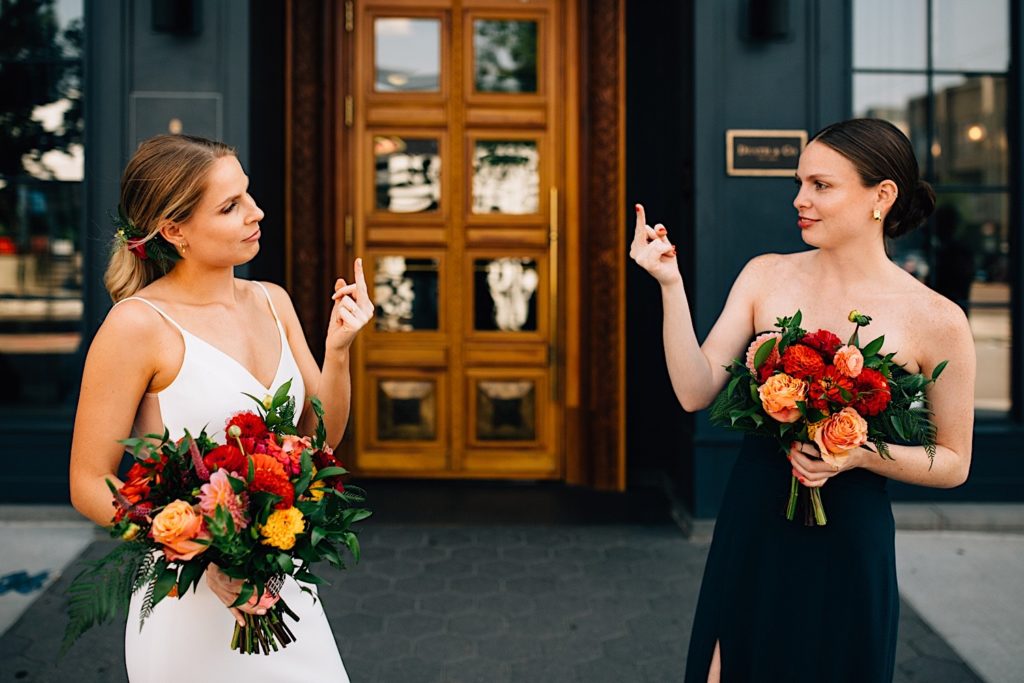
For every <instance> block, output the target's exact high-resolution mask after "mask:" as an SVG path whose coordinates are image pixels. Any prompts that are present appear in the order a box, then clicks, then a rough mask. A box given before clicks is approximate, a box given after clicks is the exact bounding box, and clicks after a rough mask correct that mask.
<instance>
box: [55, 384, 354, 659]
mask: <svg viewBox="0 0 1024 683" xmlns="http://www.w3.org/2000/svg"><path fill="white" fill-rule="evenodd" d="M290 386H291V382H290V381H289V382H286V383H285V384H284V385H282V386H281V387H280V388H279V389H278V390H277V392H276V393H275V394H274V395H273V396H269V395H268V396H266V397H265V398H263V399H259V398H256V397H255V396H250V398H252V399H253V400H254V401H255V402H256V408H257V411H258V412H242V413H238V414H236V415H234V416H233V417H231V418H230V419H229V420H228V421H227V424H226V426H225V435H226V437H227V443H224V444H217V443H214V442H213V441H211V440H210V439H209V438H208V437H207V436H206V431H205V429H204V430H202V431H201V432H200V433H199V435H198V436H195V437H193V436H192V435H191V434H190V433H189V432H187V431H186V432H185V436H184V437H183V438H181V439H180V440H178V441H172V440H171V439H170V438H169V434H168V432H167V431H166V430H165V431H164V434H163V435H156V434H149V435H147V436H146V437H145V438H141V439H138V438H133V439H126V440H124V441H122V442H121V443H123V444H125V446H126V447H127V449H128V450H130V451H131V453H132V455H133V457H134V459H135V462H134V464H133V465H132V467H131V469H130V470H129V471H128V474H127V477H126V481H125V483H124V484H123V485H122V486H121V487H120V488H116V487H115V486H114V485H113V484H112V483H111V482H110V480H107V484H108V485H109V486H110V488H111V491H112V492H113V495H114V506H115V510H116V511H115V514H114V518H113V525H112V527H111V529H110V531H111V534H112V535H113V536H114V537H116V538H120V539H123V540H124V541H125V542H124V543H122V544H120V545H118V547H116V548H115V549H114V550H113V551H111V552H110V553H109V554H108V555H107V556H106V557H104V558H103V559H101V560H99V561H98V562H96V563H94V564H92V565H91V566H90V567H88V568H87V569H86V570H84V571H83V572H82V573H81V574H79V575H78V577H76V578H75V580H74V581H73V582H72V584H71V586H70V587H69V589H68V593H69V596H70V600H69V612H70V621H69V623H68V627H67V630H66V632H65V636H64V645H63V649H64V650H65V651H66V650H67V649H68V648H69V647H70V646H71V644H72V643H73V642H74V641H75V640H76V639H77V638H78V636H80V635H81V634H82V633H84V632H85V631H86V630H88V629H89V628H90V627H91V626H93V625H95V624H98V623H102V622H105V621H109V620H111V619H114V618H117V617H120V616H122V615H123V614H125V613H126V612H127V609H128V604H129V601H130V600H131V596H132V594H133V593H134V592H136V591H138V590H143V589H145V591H146V593H145V597H144V600H143V604H142V609H141V619H140V624H139V628H142V627H143V625H144V624H145V620H146V618H147V617H148V616H149V615H150V614H152V612H153V609H154V608H155V607H156V606H157V605H158V604H159V603H160V601H162V600H163V599H165V598H167V597H178V598H181V597H182V596H183V595H184V594H185V592H186V591H187V590H189V588H192V589H195V587H196V585H197V584H198V582H199V581H200V579H201V578H202V576H203V573H204V572H205V571H206V569H207V567H208V566H209V565H210V564H211V563H213V564H216V565H217V566H218V567H219V568H220V570H221V571H223V572H224V573H225V574H226V575H228V576H230V577H232V578H235V579H242V580H244V583H243V584H242V589H241V594H240V595H239V596H238V600H237V601H235V603H234V604H233V605H232V607H239V606H242V605H246V604H248V605H249V606H256V605H257V604H258V605H259V606H260V607H262V608H264V609H266V613H265V614H263V615H253V614H248V613H245V614H244V617H245V626H244V627H242V626H240V625H238V624H236V625H235V630H234V634H233V635H232V638H231V648H232V649H236V650H238V651H239V652H241V653H244V654H253V653H258V652H263V653H264V654H269V653H270V652H271V651H272V650H273V651H276V650H277V649H278V648H279V647H286V646H287V645H288V644H289V643H290V642H292V641H294V639H295V636H294V634H293V633H292V631H291V630H290V628H289V627H288V624H287V622H286V621H285V617H288V618H290V619H292V620H295V621H298V616H297V615H296V614H295V613H294V612H293V611H292V610H291V609H290V608H289V607H288V605H286V604H285V602H284V601H283V600H281V599H280V595H279V592H280V590H281V587H282V586H283V584H284V577H285V576H286V575H288V576H292V577H294V579H295V580H296V581H299V582H302V583H307V584H309V583H312V584H318V583H322V582H323V580H322V579H321V578H319V577H318V576H316V575H315V574H313V572H312V569H313V565H314V564H315V563H317V562H319V561H321V560H326V561H327V562H328V563H330V564H331V565H333V566H335V567H339V568H344V567H345V562H344V560H343V558H342V551H343V550H342V549H343V548H347V549H348V551H349V552H350V553H351V555H352V556H353V558H354V559H355V561H357V562H358V561H359V541H358V539H357V537H356V534H355V532H354V531H353V530H352V525H353V524H355V523H356V522H359V521H360V520H363V519H365V518H367V517H368V516H369V515H370V512H369V510H366V509H364V508H362V507H359V504H360V503H361V502H362V501H363V496H362V492H361V491H359V490H358V489H354V488H351V487H350V488H346V487H345V485H344V483H343V482H342V475H344V474H346V472H347V471H346V470H345V469H344V468H343V467H342V466H341V463H340V462H338V460H337V459H336V458H335V456H334V453H333V451H332V450H331V448H330V446H328V445H327V444H326V440H327V433H326V430H325V428H324V424H323V406H322V405H321V403H320V401H319V400H318V399H316V398H315V397H314V398H311V399H310V404H311V405H312V408H313V411H314V412H315V414H316V417H317V427H316V432H315V434H314V436H313V437H312V438H310V437H306V436H298V434H297V432H296V429H295V426H294V424H293V422H294V416H295V399H294V398H292V397H291V396H289V394H288V390H289V388H290ZM247 395H248V394H247ZM302 590H304V591H306V592H308V593H312V591H311V590H310V589H309V588H308V587H306V586H302Z"/></svg>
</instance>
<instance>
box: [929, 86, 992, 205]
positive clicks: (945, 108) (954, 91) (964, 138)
mask: <svg viewBox="0 0 1024 683" xmlns="http://www.w3.org/2000/svg"><path fill="white" fill-rule="evenodd" d="M934 87H935V126H936V130H935V141H934V143H933V150H932V154H933V155H934V163H935V169H934V177H935V180H936V181H937V182H940V183H951V184H963V185H1003V184H1005V183H1006V182H1008V179H1009V169H1008V166H1009V154H1008V146H1009V145H1008V141H1007V137H1006V79H1005V78H994V77H991V76H974V77H963V76H937V77H936V78H935V86H934ZM925 104H926V102H925V101H924V99H923V98H922V99H921V100H920V101H918V102H915V107H916V108H918V109H919V110H920V113H919V115H920V116H924V115H925Z"/></svg>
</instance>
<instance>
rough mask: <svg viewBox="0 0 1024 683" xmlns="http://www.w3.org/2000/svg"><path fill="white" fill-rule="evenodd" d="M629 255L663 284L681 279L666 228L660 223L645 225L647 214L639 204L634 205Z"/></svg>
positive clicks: (674, 250) (674, 251)
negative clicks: (634, 213)
mask: <svg viewBox="0 0 1024 683" xmlns="http://www.w3.org/2000/svg"><path fill="white" fill-rule="evenodd" d="M629 257H630V258H631V259H633V260H634V261H636V263H637V265H639V266H640V267H641V268H643V269H644V270H646V271H647V272H648V273H650V274H651V275H653V276H654V279H656V280H657V281H658V282H659V283H661V284H663V285H667V284H672V283H674V282H678V281H679V280H681V279H682V276H681V275H680V274H679V263H678V262H677V261H676V248H675V245H673V244H672V243H671V242H669V241H668V230H666V229H665V226H664V225H662V224H661V223H658V224H657V225H655V226H654V227H653V228H652V227H651V226H649V225H647V216H646V214H645V213H644V207H643V205H641V204H637V205H636V231H635V232H634V233H633V242H632V244H630V246H629Z"/></svg>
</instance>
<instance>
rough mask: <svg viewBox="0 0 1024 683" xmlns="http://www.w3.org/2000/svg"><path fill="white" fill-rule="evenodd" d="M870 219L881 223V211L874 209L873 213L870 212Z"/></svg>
mask: <svg viewBox="0 0 1024 683" xmlns="http://www.w3.org/2000/svg"><path fill="white" fill-rule="evenodd" d="M871 217H872V218H874V219H875V220H876V221H881V220H882V210H881V209H875V210H874V212H872V214H871Z"/></svg>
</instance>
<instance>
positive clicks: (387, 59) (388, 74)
mask: <svg viewBox="0 0 1024 683" xmlns="http://www.w3.org/2000/svg"><path fill="white" fill-rule="evenodd" d="M373 33H374V44H375V46H374V67H375V72H376V83H375V84H374V90H376V91H377V92H438V90H440V84H441V22H440V21H439V20H438V19H410V18H407V17H389V18H387V19H376V20H375V21H374V22H373Z"/></svg>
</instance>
